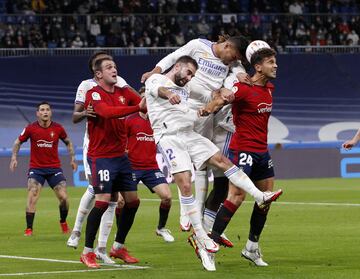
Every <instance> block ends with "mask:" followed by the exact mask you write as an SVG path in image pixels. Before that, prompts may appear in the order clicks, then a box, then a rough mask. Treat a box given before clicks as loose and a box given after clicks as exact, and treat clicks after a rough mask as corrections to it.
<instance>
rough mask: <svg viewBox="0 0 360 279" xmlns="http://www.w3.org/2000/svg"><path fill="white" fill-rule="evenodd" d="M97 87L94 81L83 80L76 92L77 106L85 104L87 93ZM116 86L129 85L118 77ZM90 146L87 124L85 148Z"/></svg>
mask: <svg viewBox="0 0 360 279" xmlns="http://www.w3.org/2000/svg"><path fill="white" fill-rule="evenodd" d="M97 85H98V84H97V83H96V81H95V80H94V79H87V80H83V81H82V82H81V83H80V85H79V86H78V88H77V90H76V97H75V104H85V98H86V92H88V91H89V90H90V89H92V88H94V87H95V86H97ZM115 85H116V86H118V87H125V86H127V85H128V84H127V82H126V81H125V80H124V79H123V78H122V77H119V76H117V82H116V84H115ZM88 145H89V137H88V133H87V124H86V127H85V135H84V142H83V147H84V148H86V149H87V147H88Z"/></svg>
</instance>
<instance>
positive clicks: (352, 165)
mask: <svg viewBox="0 0 360 279" xmlns="http://www.w3.org/2000/svg"><path fill="white" fill-rule="evenodd" d="M66 154H67V153H66V150H65V149H63V148H61V149H60V155H61V156H60V159H61V161H62V168H63V171H64V174H65V177H66V179H67V184H68V185H71V186H75V187H86V186H87V181H86V180H85V175H84V166H83V162H82V150H81V149H77V150H76V159H77V163H78V170H77V171H76V172H72V170H71V167H70V165H69V157H68V156H67V155H66ZM271 154H272V158H273V161H274V164H275V175H276V178H279V179H289V178H326V177H343V178H352V177H360V148H355V149H353V150H350V151H345V150H342V149H339V148H338V143H332V144H328V145H327V146H324V145H322V146H319V145H314V146H311V145H310V146H309V145H301V144H300V145H299V144H298V145H292V146H287V145H284V146H279V145H276V146H275V145H274V146H271ZM10 157H11V151H10V150H3V151H0V176H1V181H0V188H18V187H26V185H27V184H26V183H27V182H26V181H27V171H28V162H29V150H22V151H20V153H19V158H18V168H17V169H16V171H15V172H14V173H12V172H10V171H9V163H10ZM157 159H158V163H159V166H160V169H162V170H163V172H164V174H165V175H166V176H167V178H168V182H171V177H170V175H169V172H168V169H167V167H166V165H165V163H164V161H163V159H162V156H161V155H160V154H157Z"/></svg>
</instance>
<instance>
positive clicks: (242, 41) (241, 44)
mask: <svg viewBox="0 0 360 279" xmlns="http://www.w3.org/2000/svg"><path fill="white" fill-rule="evenodd" d="M226 41H227V42H229V43H231V44H232V45H234V46H235V48H236V49H237V51H238V52H239V53H240V55H241V56H242V57H246V48H247V47H248V45H249V43H250V40H249V39H248V38H246V37H245V36H232V37H227V38H226Z"/></svg>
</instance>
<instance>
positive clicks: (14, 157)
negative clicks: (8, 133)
mask: <svg viewBox="0 0 360 279" xmlns="http://www.w3.org/2000/svg"><path fill="white" fill-rule="evenodd" d="M21 144H22V142H21V141H20V140H19V139H18V138H17V139H16V140H15V141H14V144H13V148H12V155H11V160H10V170H11V171H15V169H16V167H17V164H18V162H17V155H18V153H19V150H20V146H21Z"/></svg>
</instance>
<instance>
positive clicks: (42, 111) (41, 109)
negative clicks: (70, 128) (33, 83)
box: [36, 101, 52, 121]
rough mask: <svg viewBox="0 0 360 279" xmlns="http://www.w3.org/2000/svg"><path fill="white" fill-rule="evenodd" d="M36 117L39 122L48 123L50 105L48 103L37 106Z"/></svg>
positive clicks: (50, 113) (50, 114)
mask: <svg viewBox="0 0 360 279" xmlns="http://www.w3.org/2000/svg"><path fill="white" fill-rule="evenodd" d="M36 116H37V118H38V119H39V120H41V121H48V120H50V119H51V116H52V112H51V105H50V104H49V103H48V102H45V101H43V102H41V103H39V104H38V105H37V108H36Z"/></svg>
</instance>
